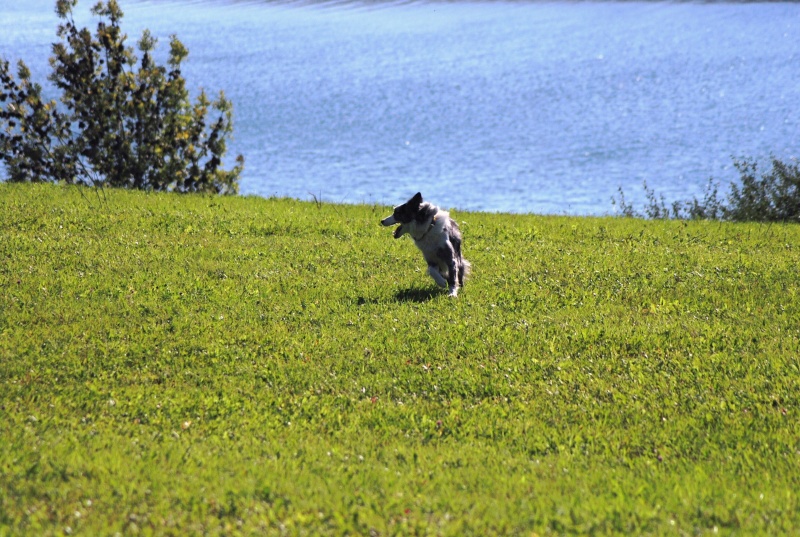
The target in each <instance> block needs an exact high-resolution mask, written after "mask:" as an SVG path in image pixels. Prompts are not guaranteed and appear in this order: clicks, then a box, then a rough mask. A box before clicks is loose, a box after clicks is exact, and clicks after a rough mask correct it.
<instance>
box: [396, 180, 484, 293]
mask: <svg viewBox="0 0 800 537" xmlns="http://www.w3.org/2000/svg"><path fill="white" fill-rule="evenodd" d="M381 224H383V225H384V226H391V225H394V224H400V226H399V227H398V228H397V229H395V230H394V238H395V239H399V238H400V237H402V236H403V235H405V234H406V233H408V234H409V235H411V237H412V238H413V239H414V244H416V245H417V248H419V249H420V250H421V251H422V255H423V256H424V257H425V261H426V262H427V263H428V274H430V275H431V278H433V280H434V281H435V282H436V283H437V284H438V285H439V286H440V287H448V288H449V289H450V296H456V295H457V294H458V288H459V287H463V286H464V279H465V278H466V277H467V275H468V274H469V269H470V264H469V261H467V260H466V259H464V257H463V256H462V255H461V230H459V229H458V224H456V222H455V220H453V219H452V218H450V214H449V213H448V212H447V211H443V210H441V209H439V207H437V206H436V205H432V204H430V203H428V202H427V201H422V194H420V193H419V192H417V193H416V194H414V197H412V198H411V199H410V200H408V201H407V202H405V203H404V204H402V205H398V206H397V207H395V208H394V212H393V213H392V214H391V216H387V217H386V218H384V219H383V220H381Z"/></svg>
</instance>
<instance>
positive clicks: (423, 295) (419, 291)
mask: <svg viewBox="0 0 800 537" xmlns="http://www.w3.org/2000/svg"><path fill="white" fill-rule="evenodd" d="M441 294H442V292H441V291H440V290H438V289H432V288H422V287H411V288H410V289H401V290H399V291H397V292H396V293H395V294H394V297H395V299H396V300H397V301H398V302H427V301H429V300H432V299H434V298H436V297H437V296H440V295H441Z"/></svg>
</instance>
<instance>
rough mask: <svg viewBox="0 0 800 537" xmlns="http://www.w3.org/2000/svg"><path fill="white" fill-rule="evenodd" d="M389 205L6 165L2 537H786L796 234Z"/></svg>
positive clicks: (0, 320)
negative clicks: (127, 183)
mask: <svg viewBox="0 0 800 537" xmlns="http://www.w3.org/2000/svg"><path fill="white" fill-rule="evenodd" d="M423 194H424V192H423ZM434 201H435V200H434ZM387 214H389V208H387V207H381V206H367V205H360V206H346V205H334V204H324V203H323V204H317V203H308V202H300V201H293V200H285V199H269V200H267V199H260V198H249V197H226V198H219V197H204V196H178V195H156V194H145V193H141V192H128V191H106V192H105V193H104V194H100V195H97V194H96V193H95V192H94V191H91V190H84V191H82V190H79V189H77V188H74V187H70V188H62V187H55V186H35V185H8V184H0V535H65V534H72V535H114V534H117V533H119V534H121V535H135V534H142V535H191V534H209V535H217V534H227V535H284V534H285V535H458V536H462V535H481V536H485V535H495V534H497V535H500V534H502V535H537V534H538V535H546V534H616V533H629V534H653V535H781V534H787V535H791V534H794V535H797V534H798V533H800V499H799V498H798V491H800V404H799V403H800V306H798V293H799V292H800V278H798V276H799V275H800V227H798V226H796V225H776V224H773V225H765V224H729V223H719V222H680V221H642V220H632V219H621V218H570V217H552V216H523V215H503V214H483V213H467V212H462V211H458V210H456V211H454V212H453V216H454V217H455V218H456V220H458V222H459V224H460V225H461V228H462V231H463V233H464V240H465V243H464V252H465V255H466V257H467V258H468V259H469V260H470V261H471V262H472V265H473V274H472V278H471V280H470V281H468V282H467V285H466V287H465V289H464V290H462V292H461V293H460V295H459V298H457V299H451V298H449V297H447V296H446V293H445V292H444V291H441V290H439V289H438V288H436V287H435V285H434V284H433V281H432V280H431V279H430V278H429V277H428V276H427V274H425V271H424V268H425V267H424V263H423V261H422V259H421V256H420V254H419V252H418V251H417V250H416V248H415V247H414V246H413V244H412V242H411V241H410V240H409V239H408V238H403V239H401V240H393V239H392V238H391V230H389V229H387V228H382V227H381V226H380V225H379V220H380V218H382V217H383V216H386V215H387Z"/></svg>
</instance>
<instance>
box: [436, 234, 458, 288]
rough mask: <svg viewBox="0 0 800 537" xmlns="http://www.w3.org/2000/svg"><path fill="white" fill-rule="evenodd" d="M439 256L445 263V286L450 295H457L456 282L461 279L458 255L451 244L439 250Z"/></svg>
mask: <svg viewBox="0 0 800 537" xmlns="http://www.w3.org/2000/svg"><path fill="white" fill-rule="evenodd" d="M439 257H440V259H441V260H442V261H444V263H445V264H446V265H447V287H449V288H450V296H457V295H458V283H459V281H460V280H461V276H460V269H461V266H460V264H459V262H458V257H457V256H456V252H455V250H454V249H453V247H452V246H450V245H448V247H445V248H442V249H441V250H439Z"/></svg>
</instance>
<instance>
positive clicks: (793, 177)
mask: <svg viewBox="0 0 800 537" xmlns="http://www.w3.org/2000/svg"><path fill="white" fill-rule="evenodd" d="M771 161H772V169H771V170H770V171H768V172H766V173H762V174H761V176H759V175H758V164H757V163H756V161H755V160H753V159H744V160H736V161H734V166H735V167H736V169H737V170H738V171H739V184H737V183H733V184H731V187H730V192H729V193H728V196H727V203H726V202H725V201H724V200H722V199H720V197H719V184H718V183H716V182H715V181H713V180H710V181H709V182H708V185H707V187H706V192H705V195H704V196H703V199H702V201H701V200H698V199H697V198H693V199H692V200H690V201H675V202H673V203H672V205H671V206H669V207H667V204H666V201H665V200H664V196H663V195H661V196H656V194H655V191H653V190H652V189H649V188H647V183H645V184H644V190H645V194H646V196H647V204H646V205H645V208H644V214H642V213H640V212H638V211H637V210H636V209H634V208H633V206H632V205H631V204H629V203H627V202H626V201H625V194H624V193H623V192H622V189H621V188H620V190H619V193H620V200H619V207H620V211H621V213H622V215H623V216H628V217H634V218H644V217H646V218H651V219H659V218H676V219H684V220H729V221H732V222H797V221H800V165H798V164H797V163H786V162H783V161H781V160H778V159H777V158H775V157H772V159H771ZM613 203H614V204H616V203H617V200H616V199H614V200H613Z"/></svg>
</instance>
